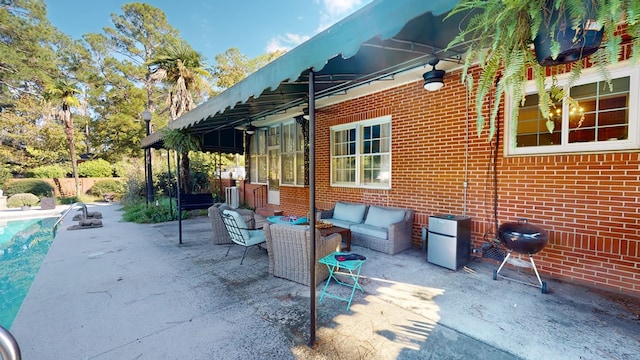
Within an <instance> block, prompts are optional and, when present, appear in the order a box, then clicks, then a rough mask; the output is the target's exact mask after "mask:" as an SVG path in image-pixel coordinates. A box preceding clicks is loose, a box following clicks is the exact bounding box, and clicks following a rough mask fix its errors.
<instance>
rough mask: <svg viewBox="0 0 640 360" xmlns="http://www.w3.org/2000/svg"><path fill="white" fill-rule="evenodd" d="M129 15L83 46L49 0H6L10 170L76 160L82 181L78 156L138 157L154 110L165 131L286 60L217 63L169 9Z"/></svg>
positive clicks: (1, 44)
mask: <svg viewBox="0 0 640 360" xmlns="http://www.w3.org/2000/svg"><path fill="white" fill-rule="evenodd" d="M121 11H122V12H121V13H117V14H116V13H113V14H111V23H112V25H111V26H109V27H106V28H104V29H103V30H102V32H101V33H88V34H85V35H83V36H82V38H81V39H75V40H74V39H71V38H70V37H69V36H68V35H66V34H64V33H63V32H61V31H60V30H59V29H57V28H56V27H55V26H53V25H52V24H51V23H50V22H49V20H48V19H47V11H46V4H45V2H44V0H0V123H1V125H2V127H1V129H0V160H1V163H0V164H2V165H1V166H2V167H3V169H1V170H3V171H10V172H11V173H12V174H14V175H19V174H24V173H25V172H26V171H28V170H29V169H33V168H35V167H39V166H45V165H60V166H69V164H70V165H71V170H72V173H73V176H74V178H76V179H77V177H78V170H77V161H78V157H82V158H89V159H104V160H106V161H109V162H111V163H115V162H117V161H119V160H122V159H125V158H139V157H140V156H142V150H141V149H140V141H141V139H142V138H144V137H145V136H146V127H145V123H144V121H143V120H142V118H141V113H142V112H143V111H144V110H145V109H148V110H150V111H151V113H152V114H153V126H154V128H155V129H156V130H157V129H159V128H161V127H164V126H165V125H166V124H167V123H168V122H169V121H172V120H175V119H176V118H178V117H180V116H181V115H182V114H184V113H186V112H188V111H190V110H191V109H193V108H195V107H196V106H197V105H198V104H199V103H201V102H203V101H205V100H206V99H208V98H209V97H211V96H214V95H215V94H216V93H218V92H220V91H223V90H224V89H226V88H228V87H230V86H232V85H234V84H235V83H237V82H238V81H240V80H242V79H243V78H245V77H246V76H247V75H248V74H250V73H252V72H254V71H255V70H257V69H259V68H260V67H261V66H263V65H265V64H266V63H268V62H269V61H271V60H273V59H274V58H276V57H278V56H280V55H282V52H275V53H267V54H264V55H261V56H259V57H257V58H254V59H249V58H248V57H247V56H246V55H243V54H242V53H241V52H240V51H239V50H238V49H237V48H230V49H228V50H226V51H225V52H224V53H221V54H218V55H216V56H215V58H214V62H213V63H212V64H209V63H208V62H207V59H206V58H205V57H204V56H203V55H202V54H200V53H198V52H197V51H195V50H194V49H193V48H192V47H191V46H190V45H189V44H188V43H187V42H186V41H185V40H184V39H182V38H181V37H180V33H179V31H178V30H177V29H175V28H174V27H173V26H171V24H169V22H168V21H167V19H166V15H165V14H164V12H163V11H162V10H160V9H158V8H155V7H153V6H151V5H149V4H145V3H129V4H125V5H123V6H122V7H121ZM79 154H80V155H79Z"/></svg>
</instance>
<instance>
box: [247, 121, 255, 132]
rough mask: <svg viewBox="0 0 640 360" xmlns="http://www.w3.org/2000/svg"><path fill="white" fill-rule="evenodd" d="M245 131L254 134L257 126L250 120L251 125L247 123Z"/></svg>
mask: <svg viewBox="0 0 640 360" xmlns="http://www.w3.org/2000/svg"><path fill="white" fill-rule="evenodd" d="M244 131H245V132H246V133H247V134H249V135H253V134H255V133H256V127H255V126H253V124H252V123H251V121H249V125H247V128H246V129H245V130H244Z"/></svg>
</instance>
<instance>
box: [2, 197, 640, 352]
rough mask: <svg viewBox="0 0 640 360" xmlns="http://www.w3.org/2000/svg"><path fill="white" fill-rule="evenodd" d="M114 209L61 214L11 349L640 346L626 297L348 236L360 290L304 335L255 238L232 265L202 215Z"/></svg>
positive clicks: (304, 322) (295, 293)
mask: <svg viewBox="0 0 640 360" xmlns="http://www.w3.org/2000/svg"><path fill="white" fill-rule="evenodd" d="M117 209H118V205H117V204H111V205H106V204H104V205H102V204H101V205H90V211H101V212H102V214H103V219H102V221H103V224H104V226H103V227H102V228H95V229H83V230H75V231H71V230H67V227H68V226H70V225H72V224H73V222H72V221H71V218H72V216H67V218H66V219H65V220H64V222H63V224H62V226H61V227H60V229H59V230H58V233H57V236H56V239H55V241H54V242H53V245H52V247H51V249H50V250H49V253H48V255H47V257H46V259H45V261H44V263H43V265H42V267H41V270H40V272H39V274H38V275H37V277H36V279H35V281H34V283H33V285H32V287H31V289H30V292H29V294H28V296H27V298H26V299H25V301H24V303H23V305H22V308H21V309H20V312H19V314H18V316H17V318H16V320H15V321H14V323H13V326H12V328H11V332H12V333H13V335H14V336H15V337H16V339H17V340H18V342H19V344H20V347H21V350H22V355H23V359H518V358H522V359H638V358H640V307H639V306H638V303H639V301H638V299H635V298H630V297H627V296H623V295H619V294H613V293H608V292H604V291H599V290H596V289H590V288H585V287H582V286H576V285H573V284H567V283H563V282H559V281H555V280H550V279H544V280H546V281H547V283H548V288H549V293H548V294H542V293H541V291H540V289H539V288H535V287H532V286H527V285H523V284H520V283H517V282H513V281H509V280H505V279H498V280H497V281H494V280H492V272H493V270H494V269H496V268H497V265H496V263H495V262H493V261H490V260H481V259H476V260H474V261H472V262H471V263H470V264H469V265H468V266H467V267H465V268H464V269H462V270H459V271H451V270H448V269H444V268H441V267H438V266H436V265H433V264H430V263H428V262H426V261H425V253H424V252H422V251H420V250H418V249H416V250H410V251H406V252H403V253H401V254H397V255H395V256H389V255H385V254H381V253H377V252H374V251H371V250H368V249H365V248H361V247H357V246H355V247H353V248H352V252H356V253H359V254H362V255H365V256H366V257H367V258H368V260H367V261H366V263H365V264H364V265H363V268H362V279H361V283H362V286H363V288H364V293H361V292H357V293H356V295H355V297H354V302H353V304H352V305H351V309H350V310H346V309H345V305H346V304H345V303H344V302H340V301H337V300H334V299H325V300H323V302H321V303H320V302H318V303H317V340H316V344H315V346H314V347H313V348H311V347H309V346H307V342H308V339H309V288H307V287H305V286H302V285H299V284H296V283H293V282H290V281H288V280H284V279H279V278H274V277H270V276H269V275H268V255H267V254H266V253H265V252H264V251H260V250H258V249H251V250H250V251H249V252H248V254H247V258H246V259H245V261H244V264H243V265H240V258H241V256H242V251H243V249H242V248H240V247H237V246H236V247H232V248H231V251H230V253H229V256H227V257H225V253H226V252H227V248H228V246H226V245H213V244H212V243H211V240H210V236H211V235H210V234H211V231H210V223H209V221H208V219H207V218H206V217H202V218H195V219H190V220H187V221H184V222H183V241H184V244H182V245H179V244H178V225H177V222H170V223H163V224H155V225H139V224H133V223H126V222H122V221H121V212H120V211H118V210H117ZM70 215H71V214H70ZM543 251H544V250H543ZM503 271H504V273H503V272H501V274H506V275H509V276H512V277H515V278H520V279H522V280H527V281H535V278H534V277H533V276H532V275H530V273H529V271H528V270H522V271H518V269H508V270H503ZM323 284H324V283H322V284H321V285H320V286H318V288H317V290H316V293H317V296H318V299H319V295H320V293H321V290H322V286H323ZM331 289H332V290H337V289H335V286H332V287H331Z"/></svg>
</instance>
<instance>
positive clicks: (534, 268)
mask: <svg viewBox="0 0 640 360" xmlns="http://www.w3.org/2000/svg"><path fill="white" fill-rule="evenodd" d="M529 260H530V261H531V267H533V272H535V273H536V277H537V278H538V283H539V284H540V287H543V284H542V279H540V274H538V269H536V263H534V262H533V256H532V255H531V254H529Z"/></svg>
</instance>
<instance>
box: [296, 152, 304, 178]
mask: <svg viewBox="0 0 640 360" xmlns="http://www.w3.org/2000/svg"><path fill="white" fill-rule="evenodd" d="M296 184H298V185H304V153H302V152H299V153H297V154H296Z"/></svg>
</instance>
